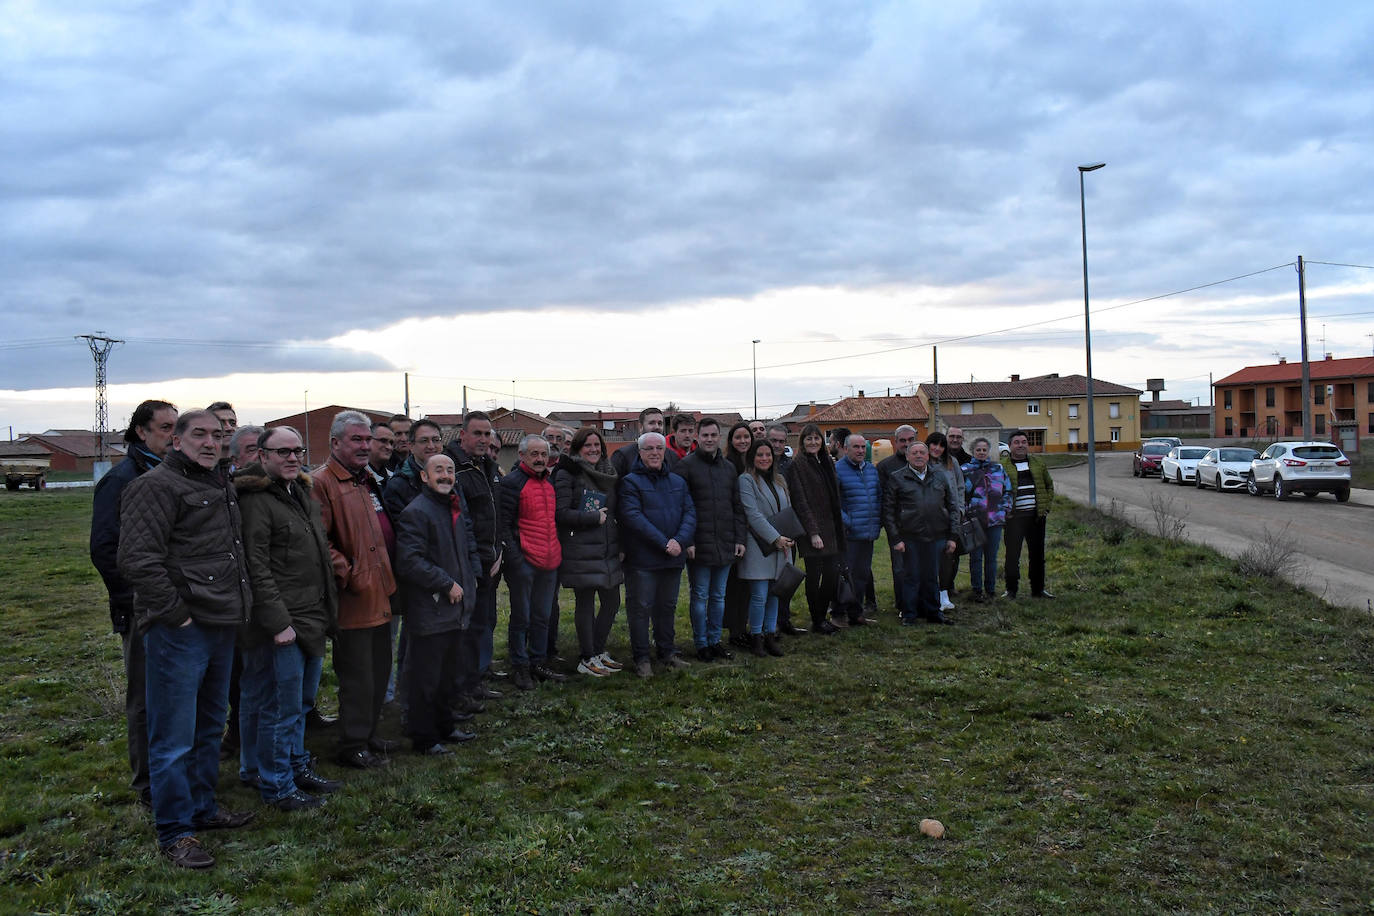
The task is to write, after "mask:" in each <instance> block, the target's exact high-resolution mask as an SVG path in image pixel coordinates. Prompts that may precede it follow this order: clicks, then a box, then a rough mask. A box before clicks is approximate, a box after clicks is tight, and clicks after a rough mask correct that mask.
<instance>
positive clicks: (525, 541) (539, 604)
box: [499, 435, 568, 690]
mask: <svg viewBox="0 0 1374 916" xmlns="http://www.w3.org/2000/svg"><path fill="white" fill-rule="evenodd" d="M500 498H501V511H500V513H499V515H500V520H501V522H500V523H501V542H502V543H501V548H502V550H503V551H504V553H505V564H506V566H505V568H506V581H507V582H509V583H510V627H509V630H508V632H507V646H508V648H509V650H510V664H511V680H512V681H513V682H514V683H515V686H516V687H519V688H520V689H521V690H533V689H534V679H533V678H534V677H537V678H539V679H540V680H541V681H555V682H558V681H566V680H567V679H568V676H567V675H566V674H561V673H559V672H557V671H554V670H553V669H552V668H550V667H549V666H548V664H547V661H548V660H547V659H546V658H545V648H546V644H547V642H548V631H549V608H550V607H552V605H553V596H554V592H555V590H556V589H557V588H558V566H559V564H560V563H562V562H563V548H562V546H561V545H560V544H559V542H558V526H557V524H556V522H555V520H554V512H555V510H556V509H557V505H558V499H557V497H556V496H555V494H554V489H553V482H552V481H551V480H550V479H549V443H548V440H546V439H545V438H544V437H543V436H535V435H529V436H526V437H525V438H524V439H521V440H520V462H519V464H517V465H516V466H515V470H513V471H511V472H510V473H509V474H507V475H506V476H505V477H503V478H501V494H500ZM531 675H533V677H531Z"/></svg>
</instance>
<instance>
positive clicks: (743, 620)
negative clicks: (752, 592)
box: [721, 564, 749, 636]
mask: <svg viewBox="0 0 1374 916" xmlns="http://www.w3.org/2000/svg"><path fill="white" fill-rule="evenodd" d="M738 568H739V567H738V564H736V565H735V566H731V567H730V575H729V576H727V577H726V579H725V617H724V618H722V621H721V622H722V626H723V627H724V629H726V630H729V631H730V635H731V636H744V635H746V634H747V633H748V632H749V583H748V582H745V581H744V580H742V579H741V578H740V577H739V572H738Z"/></svg>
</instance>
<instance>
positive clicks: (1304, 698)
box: [0, 492, 1374, 913]
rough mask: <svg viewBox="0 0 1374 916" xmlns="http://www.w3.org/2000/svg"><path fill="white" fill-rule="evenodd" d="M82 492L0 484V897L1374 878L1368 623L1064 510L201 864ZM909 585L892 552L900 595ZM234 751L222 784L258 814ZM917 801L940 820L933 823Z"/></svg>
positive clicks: (247, 837)
mask: <svg viewBox="0 0 1374 916" xmlns="http://www.w3.org/2000/svg"><path fill="white" fill-rule="evenodd" d="M89 509H90V495H89V492H68V493H56V492H53V493H48V494H45V495H43V496H42V497H41V498H40V499H33V498H28V494H0V543H3V544H4V545H5V547H6V549H7V556H6V562H5V563H4V564H3V566H0V607H3V608H4V615H5V622H6V628H7V631H8V632H7V648H8V651H7V652H5V653H4V654H3V656H0V672H2V674H3V676H0V884H3V886H4V888H5V891H4V893H3V894H0V909H4V910H12V911H25V912H27V911H35V910H37V911H52V912H68V911H74V912H110V913H128V912H135V911H159V912H180V913H212V912H264V913H267V912H286V911H288V910H293V909H297V908H303V907H309V908H311V909H313V910H315V911H319V912H354V913H356V912H373V911H387V912H411V913H452V912H464V911H471V912H480V913H512V912H538V913H583V912H585V913H602V912H611V913H637V912H645V911H648V912H668V913H677V912H712V913H730V912H739V913H744V912H826V913H868V912H902V913H906V912H914V911H917V910H948V911H953V912H994V913H1006V912H1026V913H1033V912H1036V913H1038V912H1046V911H1056V912H1110V913H1127V912H1129V913H1137V912H1169V911H1174V912H1199V911H1203V912H1205V911H1216V912H1228V913H1231V912H1263V913H1268V912H1275V911H1284V912H1350V911H1356V910H1363V909H1368V908H1370V907H1371V906H1374V877H1371V873H1370V869H1369V862H1370V861H1374V831H1372V830H1371V828H1372V827H1374V824H1371V819H1372V818H1371V812H1374V740H1372V739H1374V736H1372V735H1371V724H1370V717H1369V713H1368V710H1369V709H1370V708H1371V703H1372V702H1374V687H1372V686H1371V683H1370V677H1369V671H1370V667H1371V663H1374V627H1372V626H1371V622H1370V621H1369V620H1368V619H1367V618H1365V617H1364V616H1362V615H1356V614H1354V613H1351V612H1347V611H1343V610H1337V609H1333V608H1330V607H1328V606H1325V605H1323V604H1321V603H1320V602H1319V601H1317V600H1316V599H1315V598H1313V597H1311V596H1309V595H1307V594H1306V593H1303V592H1299V591H1296V590H1294V589H1292V588H1290V587H1288V586H1286V585H1283V584H1278V583H1274V582H1271V581H1268V580H1259V579H1247V578H1244V577H1242V576H1241V575H1240V574H1239V573H1238V572H1237V571H1236V568H1235V565H1234V563H1232V562H1231V561H1228V560H1225V559H1221V558H1218V557H1217V556H1216V555H1214V554H1212V553H1210V552H1209V551H1207V550H1204V549H1202V548H1200V547H1197V546H1193V545H1188V544H1169V543H1164V542H1161V541H1159V540H1156V539H1153V538H1148V537H1145V536H1143V535H1140V534H1136V533H1128V534H1126V535H1125V536H1124V537H1123V536H1122V535H1121V533H1120V532H1119V531H1114V529H1113V527H1112V526H1111V524H1109V523H1104V522H1103V521H1102V517H1101V516H1098V515H1095V514H1093V513H1090V512H1088V511H1087V510H1084V509H1080V508H1077V507H1073V506H1071V505H1070V504H1067V503H1063V502H1061V504H1060V505H1059V506H1058V508H1057V511H1056V513H1055V514H1054V515H1053V516H1052V521H1051V526H1050V556H1051V562H1050V583H1051V588H1052V590H1054V591H1056V592H1057V593H1058V594H1059V596H1060V598H1059V600H1058V601H1055V602H1049V603H1042V602H1030V601H1020V602H1016V603H1005V602H1004V603H1000V604H998V605H995V606H993V607H990V608H985V607H979V606H976V605H968V606H966V607H965V606H961V607H960V608H959V610H958V611H957V612H956V613H957V618H958V620H959V625H958V626H956V627H944V628H929V627H926V628H901V627H897V626H895V625H894V619H893V617H892V615H891V614H890V613H888V612H884V614H883V615H882V622H881V624H880V625H879V626H876V627H870V628H866V629H863V630H851V631H848V632H845V633H843V634H841V635H838V636H835V637H831V638H824V637H812V636H807V637H800V638H795V639H788V640H786V642H785V648H786V650H787V652H788V655H787V657H785V658H783V659H777V660H766V661H759V662H755V661H753V660H752V659H751V660H739V661H736V662H735V663H732V664H728V665H712V666H698V665H694V666H693V667H692V669H691V670H689V671H687V672H684V673H681V674H677V675H668V674H660V675H659V676H657V677H655V678H654V679H653V680H652V681H649V682H640V681H638V680H637V679H635V678H633V677H632V676H631V675H629V674H621V675H618V676H616V677H615V678H612V679H610V680H605V681H596V682H586V681H574V682H570V683H569V684H567V685H563V686H561V687H553V688H550V687H547V686H546V687H541V688H540V689H539V690H538V691H536V692H535V693H534V694H532V695H528V696H521V697H518V698H511V699H507V700H503V701H499V702H497V703H495V704H492V711H491V712H490V713H488V714H486V715H483V716H480V717H478V728H479V731H480V732H481V738H480V739H479V740H478V741H476V742H474V743H473V744H471V745H468V746H465V747H463V748H461V749H460V752H459V753H458V755H457V759H456V760H450V761H431V760H427V759H425V760H422V759H419V758H416V757H412V756H398V757H397V758H396V759H395V760H394V763H393V766H392V768H391V769H390V770H389V771H384V772H377V773H367V774H356V773H352V772H349V773H347V774H343V777H342V778H344V779H346V780H347V783H348V785H347V787H346V788H345V790H344V791H343V792H342V793H340V794H339V795H337V796H335V797H333V798H332V799H331V801H330V802H329V804H328V806H327V807H326V808H325V809H323V810H320V811H317V812H306V813H302V814H293V815H284V814H280V813H277V812H269V811H267V810H265V809H262V808H260V807H259V809H258V810H259V811H260V814H259V817H258V820H257V822H256V823H255V825H253V826H252V827H250V828H248V829H245V830H241V831H236V832H232V833H227V834H226V833H219V834H210V835H209V836H208V837H207V838H206V841H207V846H208V848H209V849H210V850H211V851H212V852H213V853H214V854H215V855H216V856H217V857H218V858H219V859H220V865H219V866H218V867H217V868H216V869H214V870H212V871H210V872H207V873H194V874H191V873H178V872H176V871H174V870H173V869H172V868H171V867H170V866H168V865H166V864H165V863H164V862H162V861H160V860H159V859H158V858H157V856H156V855H155V851H154V843H153V835H152V830H151V826H150V825H149V823H148V821H147V818H146V816H145V815H144V814H143V813H142V812H141V811H140V809H138V808H137V807H136V806H135V805H133V804H132V802H131V798H130V793H129V791H128V789H127V787H126V782H127V777H128V774H127V770H126V767H125V763H124V742H123V738H122V729H123V726H122V721H121V713H122V700H121V697H120V693H119V691H120V687H119V680H120V666H119V660H118V658H119V656H118V648H117V647H118V643H117V640H116V639H115V638H114V637H113V636H110V635H109V634H108V632H107V631H108V621H107V615H106V612H105V600H104V591H103V588H102V587H101V585H100V583H99V581H98V578H97V577H96V575H95V574H94V572H93V571H92V570H91V568H90V566H89V563H88V561H87V559H86V553H85V550H86V547H85V542H86V536H87V530H86V520H87V518H88V515H89ZM1108 541H1114V542H1116V543H1111V544H1109V543H1108ZM878 552H879V553H880V554H885V552H884V550H883V549H882V547H881V545H880V547H879V551H878ZM888 582H889V580H888V577H887V573H886V567H885V564H884V567H883V570H882V571H880V572H879V583H880V586H881V587H882V588H881V591H880V603H882V604H883V605H884V606H885V607H886V606H890V601H889V600H888V595H887V594H886V592H887V587H888ZM570 604H571V602H565V608H566V607H568V606H570ZM802 604H803V602H802V600H801V599H800V598H799V599H798V600H797V603H796V608H797V609H798V610H799V611H800V608H801V606H802ZM801 616H803V617H804V616H805V613H804V611H802V612H801ZM570 617H571V614H570V611H566V610H565V623H564V625H563V627H564V634H563V645H564V646H565V647H571V646H572V641H571V640H572V632H571V630H572V626H571V619H570ZM678 627H679V631H678V632H679V637H680V641H681V637H682V636H683V634H685V633H687V632H688V628H687V624H686V619H685V613H684V614H681V615H680V619H679V624H678ZM624 644H625V630H624V622H623V620H622V621H619V622H618V623H617V628H616V632H615V634H614V635H613V637H612V651H613V654H616V655H617V656H619V657H625V656H627V655H628V652H627V650H626V648H625V645H624ZM567 651H568V649H566V648H565V652H567ZM328 702H330V703H332V697H331V698H329V700H328ZM392 727H393V728H394V723H392ZM314 739H315V736H313V735H312V740H314ZM315 743H316V750H317V751H319V752H321V753H322V754H327V753H328V751H329V746H328V744H327V743H325V742H320V741H318V740H316V741H315ZM326 771H327V772H329V773H330V774H332V775H340V774H339V771H338V770H336V769H334V768H332V767H329V766H327V765H326ZM234 775H235V774H234V768H233V767H232V766H229V765H226V766H225V767H224V768H223V771H222V778H221V795H222V798H223V800H224V801H225V802H226V803H227V804H228V805H230V806H231V807H255V806H256V804H257V803H256V800H255V799H254V797H253V796H252V795H251V794H250V793H249V792H248V791H247V790H244V789H242V788H241V787H240V786H239V785H238V783H237V781H236V780H235V778H234ZM928 816H929V817H936V818H939V819H940V820H941V821H943V822H944V823H945V824H946V825H947V827H948V829H949V835H948V837H947V838H946V839H944V840H941V841H935V840H929V839H926V838H924V837H921V836H919V834H918V830H917V825H918V823H919V821H920V819H921V818H923V817H928Z"/></svg>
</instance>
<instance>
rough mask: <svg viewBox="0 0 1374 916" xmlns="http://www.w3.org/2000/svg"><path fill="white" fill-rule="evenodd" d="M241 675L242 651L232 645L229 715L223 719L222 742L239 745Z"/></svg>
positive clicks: (235, 746) (230, 745)
mask: <svg viewBox="0 0 1374 916" xmlns="http://www.w3.org/2000/svg"><path fill="white" fill-rule="evenodd" d="M241 677H243V653H242V652H240V651H239V647H238V646H234V663H233V666H232V667H230V669H229V715H228V717H227V718H226V719H225V729H224V743H225V744H227V745H228V746H229V747H231V748H237V747H238V746H239V678H241Z"/></svg>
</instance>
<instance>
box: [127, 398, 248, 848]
mask: <svg viewBox="0 0 1374 916" xmlns="http://www.w3.org/2000/svg"><path fill="white" fill-rule="evenodd" d="M224 438H225V433H224V430H223V429H222V428H221V426H220V422H219V420H218V418H216V417H215V415H214V414H212V413H210V412H209V411H208V410H193V411H190V412H189V413H184V414H182V415H181V416H180V417H178V418H177V423H176V426H175V427H174V429H173V431H172V451H171V452H170V453H168V455H167V457H166V459H164V460H163V462H162V463H161V464H159V465H158V466H157V467H156V468H153V469H152V470H151V471H149V472H148V473H146V474H144V475H143V476H142V477H139V478H138V479H137V480H135V481H133V482H132V483H130V484H129V486H128V488H127V489H126V491H125V493H124V498H123V500H122V501H121V505H120V513H119V531H120V536H119V571H120V573H121V574H122V575H123V576H124V578H125V580H126V581H127V582H128V583H129V585H130V587H131V588H133V590H134V612H135V615H136V617H137V623H138V629H139V632H140V633H142V634H143V639H144V650H145V652H146V658H147V686H148V775H149V778H150V782H151V785H152V794H153V820H154V821H155V822H156V825H157V839H158V846H159V847H160V848H161V850H162V853H163V855H165V856H167V858H169V859H170V860H171V861H172V862H173V864H176V865H179V866H182V867H184V868H209V867H210V866H212V865H214V864H215V860H214V859H213V858H212V857H211V856H210V854H209V853H207V852H206V851H205V849H204V848H203V847H202V846H201V845H200V841H199V840H198V839H197V838H196V831H198V830H209V829H214V828H219V827H241V826H243V825H244V824H246V823H247V822H248V821H249V820H251V819H252V815H249V814H235V813H233V812H229V811H226V810H224V809H223V808H220V807H219V806H218V804H217V803H216V801H215V784H216V782H218V779H219V745H220V737H221V735H222V734H223V729H224V719H225V713H226V711H227V706H228V698H229V668H230V665H231V663H232V661H233V657H234V636H235V632H236V630H237V628H238V627H240V626H243V625H244V624H246V623H247V622H248V620H249V611H250V610H251V608H252V604H253V596H252V592H251V590H250V588H249V584H248V568H247V565H246V563H245V561H244V555H243V544H242V541H243V536H242V533H241V525H240V521H239V507H238V500H237V499H236V498H235V497H234V494H233V491H232V489H231V488H230V487H229V486H228V483H227V481H226V480H225V479H224V478H223V476H222V475H220V473H219V472H218V464H219V460H220V453H221V450H222V447H223V442H224Z"/></svg>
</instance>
